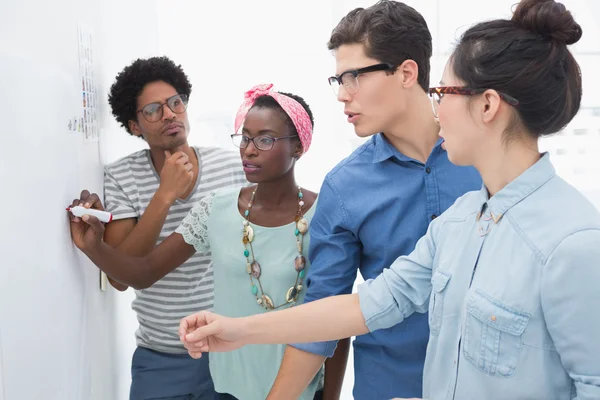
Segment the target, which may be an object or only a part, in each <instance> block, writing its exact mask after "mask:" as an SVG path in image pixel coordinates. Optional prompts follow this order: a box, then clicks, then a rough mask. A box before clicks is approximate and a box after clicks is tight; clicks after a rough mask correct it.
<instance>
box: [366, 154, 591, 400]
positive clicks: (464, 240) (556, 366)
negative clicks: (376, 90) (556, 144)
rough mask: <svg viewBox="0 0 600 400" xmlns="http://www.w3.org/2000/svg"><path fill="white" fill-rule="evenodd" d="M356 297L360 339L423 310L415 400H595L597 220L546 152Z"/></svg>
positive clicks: (441, 225) (471, 199)
mask: <svg viewBox="0 0 600 400" xmlns="http://www.w3.org/2000/svg"><path fill="white" fill-rule="evenodd" d="M480 211H483V212H482V213H481V217H480V218H478V214H479V213H480ZM358 293H359V297H360V307H361V310H362V313H363V315H364V318H365V321H366V323H367V326H368V328H369V330H370V331H374V330H377V329H383V328H387V327H390V326H393V325H395V324H397V323H399V322H400V321H402V320H403V319H405V318H407V317H408V316H410V315H411V314H412V313H414V312H415V311H416V312H420V313H424V312H427V311H429V326H430V338H429V344H428V347H427V356H426V360H425V370H424V385H423V398H424V399H429V400H442V399H460V400H466V399H477V400H481V399H486V400H495V399H498V400H500V399H543V400H553V399H556V400H559V399H560V400H564V399H578V400H588V399H589V400H591V399H600V215H599V213H598V211H597V210H596V209H595V208H594V206H593V205H592V204H590V203H589V202H588V201H587V200H586V199H585V198H584V197H583V196H582V195H581V194H580V193H579V192H578V191H577V190H576V189H574V188H573V187H571V186H570V185H569V184H567V183H566V182H565V181H564V180H562V179H561V178H560V177H558V176H557V175H556V174H555V171H554V168H553V167H552V164H551V163H550V160H549V157H548V155H547V154H545V155H544V156H543V157H541V158H540V160H539V161H538V162H537V163H536V164H535V165H533V166H532V167H531V168H529V169H528V170H527V171H525V172H524V173H523V174H522V175H521V176H519V177H518V178H517V179H516V180H514V181H513V182H511V183H510V184H508V185H507V186H506V187H505V188H503V189H502V190H501V191H499V192H498V193H497V194H496V195H494V196H493V197H491V198H489V197H488V194H487V190H486V189H485V188H483V189H482V190H481V191H478V192H471V193H468V194H466V195H464V196H463V197H461V198H460V199H459V200H457V201H456V203H455V204H454V205H453V206H452V207H450V208H449V209H448V210H447V211H446V212H445V213H443V214H442V215H441V216H440V217H439V218H437V219H435V220H434V221H433V222H432V223H431V225H430V227H429V229H428V231H427V234H426V235H425V236H424V237H423V238H422V239H421V240H419V242H418V243H417V246H416V248H415V250H414V251H413V252H412V253H411V254H410V255H408V256H405V257H400V258H398V259H397V260H396V261H395V262H394V263H393V265H392V266H391V268H389V269H385V270H384V271H383V273H382V274H381V275H380V276H379V277H377V278H376V279H374V280H370V281H367V282H365V283H364V284H363V285H361V286H359V291H358Z"/></svg>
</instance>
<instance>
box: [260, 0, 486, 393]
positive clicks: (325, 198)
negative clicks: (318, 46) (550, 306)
mask: <svg viewBox="0 0 600 400" xmlns="http://www.w3.org/2000/svg"><path fill="white" fill-rule="evenodd" d="M431 42H432V40H431V34H430V32H429V29H428V27H427V24H426V22H425V20H424V18H423V17H422V16H421V15H420V14H419V13H418V12H417V11H415V10H414V9H413V8H411V7H409V6H407V5H406V4H404V3H401V2H398V1H389V0H382V1H379V2H378V3H376V4H375V5H373V6H371V7H369V8H366V9H363V8H357V9H355V10H352V11H350V12H349V13H348V14H347V15H346V16H345V17H344V18H342V20H341V21H340V23H339V24H338V25H337V26H336V27H335V29H334V30H333V32H332V34H331V37H330V39H329V44H328V47H329V50H333V52H334V55H335V59H336V74H335V75H334V76H332V77H330V78H329V84H330V85H331V87H332V88H333V89H334V93H335V94H336V96H337V100H338V101H339V102H341V103H343V104H344V114H345V117H346V119H347V121H348V123H350V124H352V125H353V127H354V131H355V133H356V135H358V136H360V137H370V139H369V140H368V141H367V142H366V143H365V144H364V145H362V146H361V147H359V148H358V149H357V150H356V151H355V152H354V153H353V154H352V155H350V156H349V157H348V158H346V159H345V160H344V161H342V162H341V163H340V164H338V165H337V166H336V167H335V168H334V169H333V170H332V171H331V172H330V173H329V174H328V175H327V176H326V178H325V181H324V182H323V186H322V187H321V190H320V194H319V203H318V205H317V209H316V212H315V216H314V218H313V221H312V225H311V244H310V250H309V257H310V260H311V263H312V267H311V270H310V272H309V274H308V277H307V282H306V283H307V292H306V298H305V302H310V301H313V300H317V299H321V298H324V297H328V296H333V295H339V294H346V293H350V292H351V291H352V287H353V284H354V281H355V279H356V274H357V272H358V271H360V273H361V275H362V277H363V278H364V279H365V280H367V279H373V278H375V277H377V276H378V275H379V274H381V272H382V271H383V269H384V268H387V267H389V266H390V265H391V264H392V263H393V262H394V260H395V259H396V258H398V257H400V256H402V255H407V254H409V253H410V252H411V251H412V250H413V249H414V247H415V244H416V243H417V240H418V239H419V238H420V237H421V236H423V235H424V234H425V232H426V230H427V227H428V225H429V223H430V222H431V220H433V219H434V218H436V217H437V216H438V215H440V214H441V213H442V212H444V210H446V209H447V208H448V207H449V206H451V205H452V204H453V203H454V201H455V200H456V199H457V198H458V197H460V196H461V195H463V194H464V193H465V192H467V191H470V190H476V189H480V188H481V178H480V177H479V174H478V173H477V172H476V171H475V170H474V169H473V168H465V167H457V166H454V165H452V164H451V163H450V162H449V161H448V157H447V155H446V152H445V150H444V149H443V147H442V143H441V139H440V137H439V136H438V132H439V125H438V124H437V122H436V121H435V119H434V115H433V112H432V107H431V102H430V100H429V98H428V95H427V91H428V89H429V70H430V60H429V59H430V58H431V55H432V43H431ZM433 289H434V290H438V291H443V290H444V282H434V283H433ZM428 339H429V329H428V316H427V314H413V315H412V316H411V317H410V318H407V319H406V320H405V321H403V322H402V323H400V324H399V325H397V326H394V327H392V328H389V329H382V330H379V331H377V332H373V333H369V334H367V335H363V336H359V337H357V338H356V340H355V341H354V398H355V399H358V400H371V399H390V398H393V397H407V398H408V397H421V391H422V378H423V365H424V361H425V350H426V347H427V342H428ZM334 350H336V342H326V343H308V344H294V345H293V346H288V347H287V349H286V351H285V356H284V359H283V362H282V364H281V368H280V370H279V374H278V376H277V380H276V381H275V384H274V385H273V388H272V390H271V393H270V395H269V397H268V399H269V400H271V399H291V398H297V396H298V395H299V393H301V392H302V390H303V389H304V387H306V385H308V383H309V382H310V381H311V380H312V378H313V377H314V375H315V374H316V373H317V371H319V368H320V367H321V365H322V363H323V361H325V360H326V357H332V356H333V357H332V358H330V359H328V360H327V362H326V364H325V365H326V371H327V370H328V369H327V366H328V364H331V363H334V364H333V365H332V366H337V368H335V367H334V368H332V370H334V371H335V370H337V371H343V368H339V364H342V365H345V363H346V358H347V354H348V340H345V341H341V342H340V343H339V345H338V349H337V351H335V355H334ZM457 351H458V349H457ZM440 362H444V360H442V361H440ZM447 362H452V361H451V360H447ZM336 364H337V365H336ZM326 379H334V380H335V379H336V377H335V376H333V377H332V376H331V375H329V377H327V374H326ZM329 387H331V386H330V385H325V391H324V394H323V398H324V399H327V400H329V399H336V398H339V395H340V393H339V387H338V390H337V392H329Z"/></svg>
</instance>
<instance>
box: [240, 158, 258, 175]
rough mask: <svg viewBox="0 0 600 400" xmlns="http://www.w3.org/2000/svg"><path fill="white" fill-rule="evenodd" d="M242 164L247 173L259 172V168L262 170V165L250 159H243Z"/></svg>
mask: <svg viewBox="0 0 600 400" xmlns="http://www.w3.org/2000/svg"><path fill="white" fill-rule="evenodd" d="M242 165H243V167H244V172H245V173H247V174H248V173H250V174H251V173H253V172H257V171H258V170H260V166H259V165H257V164H254V163H252V162H250V161H242Z"/></svg>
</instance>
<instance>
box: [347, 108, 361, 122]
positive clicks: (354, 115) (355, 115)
mask: <svg viewBox="0 0 600 400" xmlns="http://www.w3.org/2000/svg"><path fill="white" fill-rule="evenodd" d="M344 114H346V117H347V118H348V122H350V123H351V124H353V123H355V122H356V121H357V120H358V117H359V116H360V114H358V113H355V112H352V111H344Z"/></svg>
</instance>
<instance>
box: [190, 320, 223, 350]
mask: <svg viewBox="0 0 600 400" xmlns="http://www.w3.org/2000/svg"><path fill="white" fill-rule="evenodd" d="M203 325H204V326H200V327H199V328H197V329H196V330H194V331H193V332H191V333H188V334H187V335H185V341H186V342H188V343H190V344H193V343H197V342H200V343H203V342H206V340H205V339H207V338H208V337H210V336H216V335H218V334H219V333H220V332H221V328H220V327H219V321H214V322H212V323H210V324H208V325H206V322H204V324H203Z"/></svg>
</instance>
